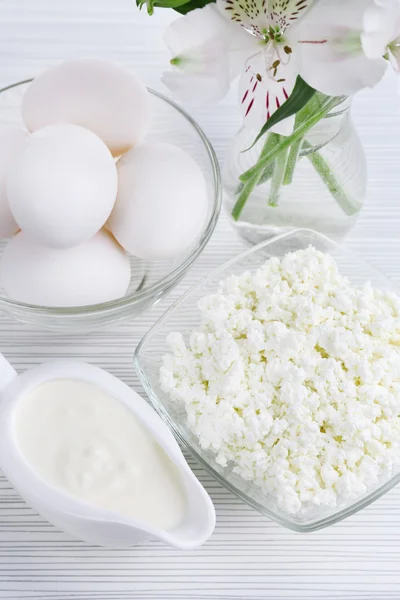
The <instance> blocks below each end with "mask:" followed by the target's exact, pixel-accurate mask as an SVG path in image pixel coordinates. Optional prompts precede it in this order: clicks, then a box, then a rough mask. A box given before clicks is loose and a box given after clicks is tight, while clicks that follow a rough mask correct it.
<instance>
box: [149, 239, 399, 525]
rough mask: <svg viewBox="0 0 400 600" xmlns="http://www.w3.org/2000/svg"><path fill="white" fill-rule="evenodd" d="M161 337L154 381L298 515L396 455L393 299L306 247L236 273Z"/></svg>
mask: <svg viewBox="0 0 400 600" xmlns="http://www.w3.org/2000/svg"><path fill="white" fill-rule="evenodd" d="M199 309H200V311H201V324H200V326H199V328H198V329H196V330H195V331H193V332H192V333H191V335H190V340H189V343H188V344H185V342H184V339H183V337H182V335H181V334H180V333H172V334H170V335H169V336H168V344H169V346H170V348H171V353H170V354H168V355H166V356H165V357H164V359H163V366H162V367H161V372H160V378H161V385H162V388H163V390H164V391H165V392H167V393H168V394H169V395H170V396H171V398H172V399H173V400H176V401H177V402H181V403H184V405H185V407H186V412H187V418H188V424H189V426H190V428H191V429H192V430H193V431H194V432H195V433H196V435H197V436H198V438H199V441H200V445H201V447H202V448H203V449H205V450H211V451H213V452H214V453H215V455H216V460H217V462H218V463H219V464H220V465H222V466H228V465H229V466H233V469H234V471H235V472H236V473H238V474H240V475H241V477H243V478H244V479H246V480H248V481H252V482H254V483H255V484H256V485H258V486H259V487H260V488H261V489H262V490H263V492H265V493H266V494H270V495H272V497H273V498H274V499H275V501H276V503H277V504H278V505H279V506H280V508H281V509H283V510H285V511H287V512H289V513H291V514H296V513H303V512H306V511H308V510H310V509H312V508H313V507H315V506H324V507H335V506H337V505H340V504H342V503H346V502H349V501H351V500H353V499H354V498H357V497H359V496H361V495H362V494H364V493H365V492H366V491H367V489H368V488H370V487H372V486H374V485H375V484H376V483H377V482H378V480H381V479H382V478H384V477H387V476H389V475H390V474H391V473H392V471H393V469H394V467H395V466H397V465H399V464H400V416H399V415H400V318H399V316H400V299H399V298H398V297H397V296H396V295H395V294H393V293H389V292H382V291H379V290H375V289H372V288H371V286H370V285H369V284H367V285H365V286H364V287H363V288H356V287H353V286H351V285H350V283H349V281H348V280H347V279H346V278H345V277H343V276H342V275H340V273H339V271H338V268H337V265H336V263H335V261H334V259H333V258H332V257H331V256H329V255H326V254H323V253H321V252H318V251H317V250H315V249H314V248H312V247H310V248H309V249H307V250H299V251H297V252H294V253H290V254H287V255H285V256H284V257H283V258H282V259H279V258H271V259H270V260H268V261H267V262H266V263H265V264H264V265H263V266H262V267H260V268H259V269H258V270H257V271H256V272H254V273H250V272H246V273H243V274H242V275H239V276H231V277H229V278H227V279H226V280H225V281H223V282H222V283H221V284H220V289H219V290H218V291H217V293H215V294H213V295H209V296H206V297H205V298H203V299H202V300H201V301H200V303H199Z"/></svg>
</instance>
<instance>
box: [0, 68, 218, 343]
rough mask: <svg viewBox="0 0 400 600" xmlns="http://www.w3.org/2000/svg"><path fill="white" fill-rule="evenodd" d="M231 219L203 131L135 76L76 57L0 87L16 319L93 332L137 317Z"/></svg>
mask: <svg viewBox="0 0 400 600" xmlns="http://www.w3.org/2000/svg"><path fill="white" fill-rule="evenodd" d="M220 209H221V182H220V172H219V166H218V161H217V158H216V155H215V152H214V150H213V148H212V146H211V144H210V142H209V141H208V140H207V138H206V136H205V135H204V133H203V131H202V130H201V129H200V127H199V126H198V125H197V124H196V123H195V121H194V120H193V119H192V118H191V117H190V116H189V115H188V114H187V113H185V112H184V111H183V110H182V109H181V108H180V107H179V106H177V105H176V104H175V103H174V102H172V101H171V100H169V99H168V98H166V97H164V96H163V95H162V94H159V93H158V92H156V91H154V90H150V89H146V88H145V87H144V85H143V84H142V83H141V82H140V81H139V80H138V79H137V77H136V76H135V75H134V74H132V73H131V72H130V71H128V70H126V69H124V68H121V67H119V66H117V65H114V64H113V63H109V62H107V61H103V60H97V59H96V60H92V59H90V60H89V59H85V60H81V61H71V62H68V63H63V64H62V65H59V66H58V67H53V68H51V69H49V70H48V71H45V72H44V73H43V74H42V75H39V77H37V78H36V79H34V80H26V81H21V82H18V83H15V84H13V85H10V86H7V87H5V88H3V89H1V90H0V310H2V311H4V312H6V313H8V314H9V315H11V316H12V317H14V318H16V319H17V320H19V321H21V322H25V323H29V324H35V325H37V326H38V327H42V328H47V329H51V330H55V331H64V332H72V333H73V332H80V333H81V332H82V331H89V330H93V329H96V328H98V327H102V326H108V325H112V324H114V323H118V322H121V321H123V320H125V319H130V318H134V317H136V316H138V315H139V314H140V313H142V312H143V311H144V310H146V309H147V308H150V307H151V306H153V305H154V304H156V303H157V302H158V301H159V300H160V299H161V298H162V297H163V296H164V295H165V294H167V293H168V291H170V290H171V289H172V288H173V287H174V286H175V285H176V284H177V283H178V281H179V280H180V279H181V278H182V277H183V276H184V274H185V273H186V271H187V270H188V269H189V268H190V266H191V265H192V263H193V262H194V261H195V260H196V258H197V257H198V256H199V254H200V253H201V252H202V250H203V249H204V247H205V246H206V244H207V242H208V241H209V239H210V237H211V235H212V233H213V230H214V228H215V226H216V223H217V220H218V216H219V213H220Z"/></svg>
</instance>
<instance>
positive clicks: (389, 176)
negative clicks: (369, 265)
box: [0, 0, 400, 600]
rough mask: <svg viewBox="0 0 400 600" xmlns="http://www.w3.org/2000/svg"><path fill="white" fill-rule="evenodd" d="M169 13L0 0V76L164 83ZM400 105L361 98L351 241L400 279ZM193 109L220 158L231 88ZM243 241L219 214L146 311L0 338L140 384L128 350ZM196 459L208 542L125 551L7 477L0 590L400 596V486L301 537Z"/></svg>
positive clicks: (63, 1)
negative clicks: (90, 327) (49, 517)
mask: <svg viewBox="0 0 400 600" xmlns="http://www.w3.org/2000/svg"><path fill="white" fill-rule="evenodd" d="M170 18H171V15H170V14H168V13H167V12H162V11H159V12H158V14H157V15H156V16H154V17H153V18H149V17H147V15H146V14H144V13H142V14H140V13H138V11H137V10H136V8H135V6H134V2H133V0H0V85H2V84H4V85H5V84H8V83H10V82H13V81H16V80H19V79H23V78H26V77H30V76H32V75H34V74H35V73H37V72H38V71H40V70H41V69H43V67H45V66H47V65H50V64H53V63H56V62H58V61H60V60H63V59H66V58H71V57H80V56H102V57H107V58H110V59H114V60H117V61H119V62H121V63H123V64H126V65H129V66H132V67H134V68H135V69H136V70H137V71H138V72H139V73H140V74H141V75H142V77H143V79H144V80H145V82H146V83H147V84H148V85H151V86H153V87H156V88H158V89H162V87H161V84H160V83H159V77H160V74H161V72H162V70H163V66H164V65H165V64H167V59H168V54H167V53H166V51H165V49H164V47H163V43H162V41H161V36H162V32H163V30H164V28H165V25H166V23H167V22H168V20H169V19H170ZM399 104H400V97H398V96H397V94H396V82H395V81H394V79H393V78H390V77H389V78H387V79H386V80H385V81H384V82H383V83H382V84H381V85H380V86H379V88H377V89H376V90H374V91H373V92H370V93H366V94H363V95H362V96H361V97H359V98H357V101H356V104H355V110H354V114H355V118H356V121H357V123H358V126H359V130H360V132H361V135H362V137H363V140H364V143H365V146H366V149H367V153H368V160H369V169H370V193H369V198H368V202H367V206H366V208H365V210H364V213H363V215H362V218H361V219H360V221H359V223H358V225H357V227H356V228H355V230H354V231H353V232H352V234H351V235H350V236H349V238H348V244H349V245H350V246H351V247H352V248H353V249H355V250H357V251H358V252H359V253H360V254H362V255H363V256H364V257H366V258H367V259H369V260H370V261H371V262H373V263H374V264H375V265H376V266H377V267H378V268H380V269H382V270H384V271H385V272H386V273H387V274H388V275H389V276H391V277H392V278H394V279H396V280H397V281H399V282H400V261H399V257H400V235H399V225H400V192H399V189H398V187H399V181H400V116H399V110H398V105H399ZM193 114H194V115H195V116H196V117H197V119H198V120H199V122H200V123H201V125H202V126H203V127H204V129H205V131H206V133H207V134H208V135H209V137H210V139H211V141H212V142H213V144H214V146H215V148H216V150H217V152H218V155H219V157H220V158H221V159H222V157H223V155H224V151H225V148H226V146H227V143H228V141H229V138H230V137H231V136H232V135H233V133H234V131H235V129H236V128H237V126H238V116H237V112H236V109H235V104H234V94H233V93H232V94H231V95H230V97H229V98H228V99H227V100H226V101H224V102H223V103H221V104H220V105H219V106H217V107H211V108H207V109H205V108H203V109H198V110H195V111H193ZM241 247H242V246H241V243H240V242H239V241H238V240H237V239H236V238H235V235H234V234H233V233H232V232H231V231H230V229H229V227H228V226H227V225H226V223H225V222H224V220H223V219H222V220H221V222H220V224H219V226H218V229H217V231H216V233H215V235H214V238H213V240H212V242H211V243H210V244H209V246H208V248H207V249H206V251H205V252H204V254H203V256H202V257H201V258H200V259H199V261H198V262H197V264H196V265H195V267H194V268H193V269H192V271H191V272H190V273H189V275H188V276H187V278H186V279H185V281H184V282H183V284H182V285H181V286H180V287H179V288H178V289H176V290H174V292H173V293H172V294H171V296H170V297H169V298H168V299H167V300H166V301H164V302H163V304H162V305H160V306H158V307H157V308H156V309H154V310H153V311H151V312H150V313H148V314H146V315H144V316H143V318H142V319H140V321H139V322H137V323H132V324H128V325H124V326H121V327H119V328H118V329H115V330H113V331H108V332H107V333H104V332H101V331H99V332H98V333H95V334H93V335H90V336H87V335H85V336H81V337H79V336H74V337H60V336H56V335H53V334H51V333H44V332H40V331H34V330H31V329H28V328H27V327H25V326H22V325H18V324H15V323H13V322H11V321H9V320H8V319H7V318H5V317H3V316H0V349H1V351H3V352H4V353H5V354H6V356H7V357H8V358H9V359H10V360H11V361H12V362H13V364H14V365H15V366H16V368H17V369H18V370H21V371H22V370H24V369H26V368H28V367H29V366H31V365H34V364H37V363H40V362H41V361H43V360H46V359H49V358H54V357H79V358H82V359H85V360H88V361H91V362H93V363H94V364H97V365H99V366H101V367H105V368H107V369H109V370H110V371H111V372H112V373H114V374H115V375H117V376H119V377H121V379H123V380H124V381H125V382H126V383H128V384H130V385H132V386H133V387H134V388H135V389H137V390H138V391H141V390H140V385H139V383H138V380H137V377H136V375H135V373H134V371H133V367H132V360H131V357H132V352H133V349H134V348H135V346H136V344H137V343H138V341H139V340H140V339H141V337H142V336H143V334H144V333H145V332H146V330H147V329H148V328H149V326H150V324H151V323H152V322H153V321H154V319H155V318H156V317H157V316H158V315H160V314H161V312H162V311H163V310H164V308H165V307H166V306H167V305H168V304H169V302H171V300H173V299H174V298H176V297H177V296H178V295H179V294H180V292H181V291H182V290H183V289H184V288H186V287H187V286H188V285H191V284H192V283H194V282H195V281H196V280H197V279H198V278H199V277H200V276H201V275H202V274H203V273H205V272H207V271H208V270H209V269H210V268H213V267H214V266H217V265H219V264H220V263H221V262H222V261H225V260H226V259H227V258H229V257H231V256H233V255H234V254H235V253H236V252H238V251H239V250H240V249H241ZM191 464H192V465H193V468H194V470H195V472H196V473H197V475H198V476H199V477H200V479H201V480H202V482H203V483H204V485H205V486H206V487H207V489H208V491H209V492H210V494H211V496H212V498H213V500H214V502H215V506H216V510H217V519H218V524H217V528H216V531H215V534H214V535H213V537H212V539H211V541H210V542H209V543H208V544H206V545H205V546H204V547H203V548H202V549H200V550H198V551H193V552H180V551H177V550H173V549H170V548H167V547H166V546H163V545H161V544H158V543H152V544H149V545H148V546H145V547H138V548H134V549H132V550H126V551H115V550H113V551H110V550H103V549H100V548H94V547H88V546H86V545H85V544H83V543H80V542H77V541H74V540H73V539H71V538H69V537H68V536H67V535H65V534H63V533H60V532H58V531H56V530H55V529H54V528H53V527H51V526H50V525H48V524H47V523H45V522H44V521H43V520H42V519H41V518H40V517H39V516H38V515H36V514H35V513H34V512H33V511H32V510H31V509H30V508H29V507H27V506H26V505H25V504H24V502H23V501H22V500H21V499H20V498H19V497H18V495H17V494H16V493H15V492H14V491H13V489H12V488H11V487H10V486H9V485H8V483H7V482H6V481H5V480H4V479H3V478H1V476H0V598H1V599H4V600H6V599H11V598H13V599H15V598H18V599H22V598H37V599H39V598H40V599H47V600H50V599H52V600H55V599H57V600H58V599H78V598H79V599H82V600H83V599H87V600H89V599H90V600H91V599H94V598H96V599H97V598H99V599H102V600H105V599H109V600H122V599H133V598H135V599H137V598H143V599H153V600H154V599H158V600H167V599H174V600H186V599H192V598H196V599H198V600H199V599H203V598H204V599H211V598H213V599H217V598H218V599H220V600H222V599H225V600H227V599H228V598H246V599H249V600H250V599H255V598H271V599H275V598H276V599H278V598H279V599H281V598H286V599H292V598H303V599H306V598H318V599H325V600H328V599H330V600H334V599H337V598H339V599H341V600H344V599H346V600H347V599H350V598H351V599H353V598H354V599H355V598H357V599H359V600H371V599H375V600H388V599H392V600H394V599H396V600H397V599H399V598H400V488H399V489H395V490H393V491H392V492H390V493H389V494H387V495H386V496H385V497H384V498H382V499H381V500H379V501H378V502H376V503H375V504H374V505H373V506H371V507H369V508H367V509H365V510H364V511H362V512H361V513H359V514H358V515H356V516H354V517H352V518H350V519H348V520H347V521H346V522H344V523H341V524H339V525H337V526H335V527H332V528H330V529H327V530H324V531H320V532H317V533H313V534H309V535H298V534H294V533H291V532H289V531H287V530H285V529H283V528H281V527H279V526H278V525H276V524H274V523H272V522H270V521H268V520H266V519H264V518H262V517H261V516H259V515H258V514H257V513H255V512H254V511H253V510H251V509H250V508H247V507H246V506H245V505H243V504H242V503H241V502H240V501H239V500H237V499H236V498H234V497H233V496H232V495H231V494H230V493H229V492H227V491H226V490H224V489H223V488H222V487H221V486H220V485H218V484H217V483H216V482H215V481H213V480H212V479H211V478H210V477H209V476H208V475H207V474H205V473H204V472H203V470H202V469H201V468H200V467H198V466H196V465H195V464H194V463H193V462H191Z"/></svg>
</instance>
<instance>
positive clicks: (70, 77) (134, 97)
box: [21, 58, 150, 156]
mask: <svg viewBox="0 0 400 600" xmlns="http://www.w3.org/2000/svg"><path fill="white" fill-rule="evenodd" d="M21 110H22V117H23V120H24V122H25V124H26V126H27V128H28V129H29V131H36V130H37V129H40V128H41V127H45V126H46V125H55V124H57V123H73V124H76V125H81V126H82V127H86V128H87V129H90V131H93V133H95V134H96V135H98V136H99V137H100V138H101V139H102V140H103V141H104V143H105V144H107V146H108V147H109V149H110V150H111V152H112V154H113V156H119V155H120V154H122V153H124V152H126V151H128V150H129V149H130V148H132V146H134V145H136V144H137V143H138V142H139V141H140V140H141V139H142V138H143V136H144V135H145V133H146V131H147V129H148V126H149V121H150V96H149V93H148V91H147V89H146V87H145V86H144V85H143V83H142V82H141V81H140V80H139V79H138V78H137V77H136V75H135V74H134V73H132V72H131V71H130V70H128V69H126V68H124V67H121V66H119V65H116V64H114V63H112V62H109V61H106V60H102V59H97V58H87V59H81V60H73V61H68V62H65V63H62V64H60V65H57V66H55V67H52V68H50V69H48V70H47V71H44V72H43V73H42V74H40V75H39V76H38V77H36V79H34V81H33V82H32V83H31V85H30V86H29V88H28V89H27V91H26V93H25V95H24V97H23V100H22V109H21Z"/></svg>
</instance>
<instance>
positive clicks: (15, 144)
mask: <svg viewBox="0 0 400 600" xmlns="http://www.w3.org/2000/svg"><path fill="white" fill-rule="evenodd" d="M27 136H28V134H27V132H26V131H23V130H22V129H20V128H19V127H17V126H16V125H10V124H6V123H1V124H0V238H5V237H9V236H10V235H13V234H14V233H16V232H17V231H18V229H19V227H18V225H17V223H16V221H15V219H14V217H13V215H12V213H11V210H10V206H9V204H8V199H7V188H6V178H7V173H8V171H9V168H10V165H11V163H12V161H13V160H14V158H15V156H17V154H18V152H20V151H21V148H22V146H23V143H24V142H25V140H26V138H27Z"/></svg>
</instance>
